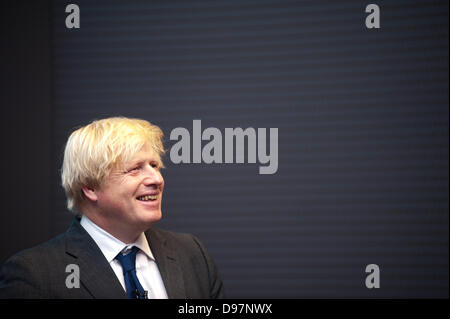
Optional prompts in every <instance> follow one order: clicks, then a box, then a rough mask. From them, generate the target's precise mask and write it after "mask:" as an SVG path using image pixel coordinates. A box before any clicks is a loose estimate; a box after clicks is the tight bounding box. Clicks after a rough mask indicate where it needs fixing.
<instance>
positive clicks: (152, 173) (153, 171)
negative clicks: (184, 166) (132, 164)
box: [144, 165, 163, 185]
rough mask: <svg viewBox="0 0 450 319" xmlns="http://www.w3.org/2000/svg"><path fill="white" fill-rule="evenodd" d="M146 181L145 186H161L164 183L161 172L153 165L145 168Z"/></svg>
mask: <svg viewBox="0 0 450 319" xmlns="http://www.w3.org/2000/svg"><path fill="white" fill-rule="evenodd" d="M144 174H145V179H144V184H145V185H152V184H156V185H160V184H162V183H163V178H162V175H161V173H160V172H159V170H158V169H157V168H155V167H153V166H151V165H147V166H146V168H145V172H144Z"/></svg>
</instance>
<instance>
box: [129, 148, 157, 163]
mask: <svg viewBox="0 0 450 319" xmlns="http://www.w3.org/2000/svg"><path fill="white" fill-rule="evenodd" d="M139 161H157V162H160V161H161V157H160V156H159V154H158V153H157V152H155V151H154V150H153V148H151V147H150V146H143V147H142V148H141V149H140V150H139V151H137V152H136V153H135V154H134V155H133V156H131V157H130V158H129V160H128V162H131V163H134V162H139Z"/></svg>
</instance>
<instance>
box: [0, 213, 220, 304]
mask: <svg viewBox="0 0 450 319" xmlns="http://www.w3.org/2000/svg"><path fill="white" fill-rule="evenodd" d="M145 235H146V237H147V240H148V243H149V245H150V248H151V250H152V252H153V255H154V257H155V259H156V263H157V265H158V268H159V271H160V273H161V277H162V279H163V282H164V285H165V288H166V291H167V295H168V297H169V298H180V299H186V298H188V299H190V298H223V297H224V291H223V285H222V281H221V279H220V278H219V275H218V272H217V269H216V266H215V265H214V262H213V260H212V259H211V257H210V256H209V254H208V252H207V251H206V249H205V247H204V246H203V245H202V243H201V242H200V241H199V240H198V239H197V238H196V237H194V236H192V235H189V234H180V233H173V232H169V231H164V230H160V229H156V228H151V229H149V230H148V231H146V232H145ZM69 264H75V265H78V266H79V270H80V287H79V288H71V289H69V288H67V286H66V278H67V276H69V275H70V274H71V273H70V272H69V273H66V266H67V265H69ZM0 298H127V295H126V293H125V291H124V289H123V288H122V286H121V284H120V282H119V280H118V279H117V277H116V275H115V273H114V271H113V270H112V268H111V266H110V265H109V263H108V261H107V260H106V258H105V257H104V256H103V253H102V252H101V250H100V248H99V247H98V246H97V244H96V243H95V241H94V240H93V239H92V238H91V237H90V236H89V234H88V233H87V232H86V231H85V230H84V228H83V227H82V226H81V225H80V222H79V220H78V219H77V218H75V219H74V221H73V223H72V225H71V226H70V228H69V229H68V230H67V231H66V232H65V233H64V234H62V235H60V236H58V237H56V238H54V239H52V240H50V241H48V242H46V243H44V244H42V245H39V246H37V247H34V248H30V249H27V250H24V251H22V252H20V253H18V254H17V255H14V256H13V257H11V258H10V259H8V260H7V261H6V263H5V264H4V265H3V268H2V271H1V273H0Z"/></svg>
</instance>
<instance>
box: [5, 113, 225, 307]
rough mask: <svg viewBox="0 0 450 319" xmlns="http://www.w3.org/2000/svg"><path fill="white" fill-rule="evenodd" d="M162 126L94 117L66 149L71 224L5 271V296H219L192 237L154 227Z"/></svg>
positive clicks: (211, 267) (160, 186)
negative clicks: (72, 214) (72, 215)
mask: <svg viewBox="0 0 450 319" xmlns="http://www.w3.org/2000/svg"><path fill="white" fill-rule="evenodd" d="M162 136H163V133H162V131H161V129H160V128H159V127H157V126H155V125H153V124H151V123H149V122H147V121H145V120H140V119H130V118H124V117H114V118H107V119H102V120H98V121H94V122H92V123H90V124H89V125H86V126H84V127H81V128H80V129H78V130H76V131H74V132H73V133H72V134H71V135H70V137H69V139H68V141H67V144H66V148H65V152H64V161H63V166H62V174H61V179H62V185H63V187H64V190H65V192H66V196H67V207H68V209H69V210H70V211H72V212H74V214H75V215H76V217H75V218H74V220H73V222H72V225H71V226H70V227H69V229H68V230H67V231H66V232H65V233H64V234H62V235H60V236H58V237H56V238H54V239H52V240H50V241H48V242H46V243H44V244H42V245H39V246H37V247H34V248H31V249H27V250H24V251H22V252H20V253H18V254H16V255H14V256H13V257H11V258H10V259H8V260H7V261H6V263H5V264H4V265H3V268H2V270H1V272H0V297H1V298H132V299H147V298H149V299H154V298H158V299H166V298H181V299H186V298H222V297H223V296H224V292H223V285H222V281H221V279H220V277H219V275H218V271H217V269H216V266H215V264H214V262H213V260H212V259H211V257H210V255H209V254H208V252H207V250H206V248H205V247H204V246H203V244H202V243H201V242H200V241H199V240H198V239H197V238H196V237H194V236H193V235H190V234H180V233H173V232H169V231H164V230H160V229H157V228H155V227H154V224H155V223H156V222H158V221H159V220H160V219H161V217H162V213H161V202H162V195H163V190H164V179H163V176H162V174H161V168H162V167H163V163H162V159H161V157H162V155H163V154H164V147H163V143H162Z"/></svg>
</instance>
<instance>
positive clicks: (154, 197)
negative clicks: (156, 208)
mask: <svg viewBox="0 0 450 319" xmlns="http://www.w3.org/2000/svg"><path fill="white" fill-rule="evenodd" d="M136 198H137V200H140V201H144V202H147V201H154V200H157V199H158V195H144V196H138V197H136Z"/></svg>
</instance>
